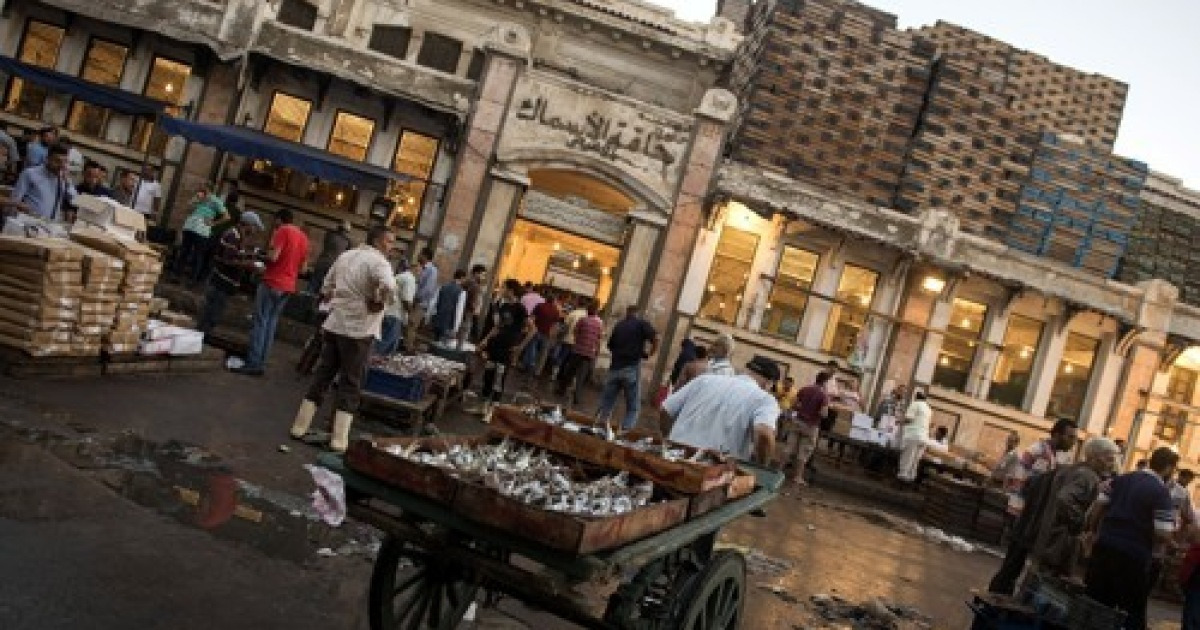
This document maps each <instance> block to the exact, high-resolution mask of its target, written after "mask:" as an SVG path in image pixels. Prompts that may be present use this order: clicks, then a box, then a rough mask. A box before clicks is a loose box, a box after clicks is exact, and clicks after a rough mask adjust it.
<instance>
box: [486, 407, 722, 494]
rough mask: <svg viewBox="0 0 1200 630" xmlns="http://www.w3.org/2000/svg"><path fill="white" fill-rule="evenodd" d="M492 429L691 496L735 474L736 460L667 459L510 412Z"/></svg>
mask: <svg viewBox="0 0 1200 630" xmlns="http://www.w3.org/2000/svg"><path fill="white" fill-rule="evenodd" d="M567 420H569V421H571V422H575V423H577V424H581V425H585V426H586V425H589V424H591V423H592V422H593V419H592V418H590V417H587V416H583V415H580V414H568V416H567ZM491 428H492V429H494V430H497V431H501V432H503V433H506V434H508V435H511V436H513V437H514V438H516V439H518V440H520V441H522V442H528V443H530V444H534V445H537V446H540V447H542V448H544V449H546V450H548V451H553V452H556V453H560V454H563V455H569V456H572V457H575V458H578V459H581V460H583V461H585V462H590V463H592V464H596V465H599V466H604V467H607V468H613V469H616V470H623V471H626V472H628V473H630V474H631V475H635V476H638V477H641V478H643V479H646V480H647V481H652V482H654V484H655V485H657V486H662V487H664V488H668V489H670V490H674V491H676V492H680V493H683V494H687V495H695V494H700V493H701V492H704V491H707V490H712V489H714V488H721V487H725V486H728V485H729V483H730V482H731V481H733V478H734V473H735V471H736V469H737V463H736V462H735V461H734V460H732V459H730V460H727V461H724V462H721V463H717V464H705V463H700V462H689V461H682V460H675V461H672V460H668V459H664V458H663V457H661V456H659V455H656V454H654V453H650V452H646V451H641V450H638V449H636V448H630V447H628V446H622V445H620V444H615V443H613V442H609V441H608V440H605V439H603V438H601V437H597V436H593V435H588V434H585V433H580V432H577V431H572V430H570V429H565V428H563V427H561V426H557V425H553V424H550V423H547V422H543V421H541V420H539V419H537V418H532V417H530V416H528V415H526V414H525V413H524V412H523V411H522V410H521V409H518V408H516V407H511V406H500V407H497V408H496V410H495V411H494V412H493V413H492V421H491ZM625 436H626V437H627V438H628V439H633V440H637V439H642V438H645V437H651V438H655V436H654V435H653V434H651V433H647V432H638V431H630V432H628V433H626V434H625ZM655 439H656V440H657V438H655ZM668 444H669V445H670V446H671V447H672V448H680V449H683V450H684V452H685V454H686V455H687V456H689V457H690V456H692V455H694V454H695V453H696V452H697V449H695V448H693V447H690V446H686V445H683V444H676V443H672V442H668Z"/></svg>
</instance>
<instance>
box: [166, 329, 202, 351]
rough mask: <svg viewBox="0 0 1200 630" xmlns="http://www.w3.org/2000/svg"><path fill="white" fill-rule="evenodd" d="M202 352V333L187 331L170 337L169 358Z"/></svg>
mask: <svg viewBox="0 0 1200 630" xmlns="http://www.w3.org/2000/svg"><path fill="white" fill-rule="evenodd" d="M203 351H204V333H202V332H200V331H198V330H187V331H185V332H183V333H181V334H178V335H175V336H174V337H171V356H173V357H180V356H189V355H195V354H200V353H201V352H203Z"/></svg>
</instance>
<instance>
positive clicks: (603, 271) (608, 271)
mask: <svg viewBox="0 0 1200 630" xmlns="http://www.w3.org/2000/svg"><path fill="white" fill-rule="evenodd" d="M611 272H612V270H611V269H609V268H608V267H605V268H603V269H601V270H600V273H602V274H604V275H606V276H607V275H608V274H609V273H611Z"/></svg>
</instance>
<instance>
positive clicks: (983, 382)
mask: <svg viewBox="0 0 1200 630" xmlns="http://www.w3.org/2000/svg"><path fill="white" fill-rule="evenodd" d="M1018 295H1019V293H1018V292H1017V291H1010V292H1009V294H1008V297H1007V298H1006V299H1005V301H1004V305H1003V306H1002V307H1001V308H1000V309H998V310H996V311H995V312H994V313H993V314H992V315H991V316H990V317H988V319H987V322H986V327H985V328H984V330H983V334H982V335H981V338H982V343H981V344H980V349H979V352H977V353H976V355H975V362H974V363H972V364H971V373H970V374H969V375H967V390H966V394H967V395H968V396H974V397H975V398H979V399H981V400H986V399H987V395H988V390H990V389H991V388H992V377H993V376H994V375H995V374H996V361H997V360H998V359H999V358H1000V350H1001V349H1002V348H1003V347H1004V335H1005V334H1006V333H1007V332H1008V318H1009V316H1010V315H1011V314H1012V309H1013V305H1014V304H1015V303H1016V300H1017V296H1018Z"/></svg>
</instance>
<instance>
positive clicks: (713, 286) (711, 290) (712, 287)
mask: <svg viewBox="0 0 1200 630" xmlns="http://www.w3.org/2000/svg"><path fill="white" fill-rule="evenodd" d="M716 290H717V285H715V284H710V285H708V291H709V293H712V292H713V291H716Z"/></svg>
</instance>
